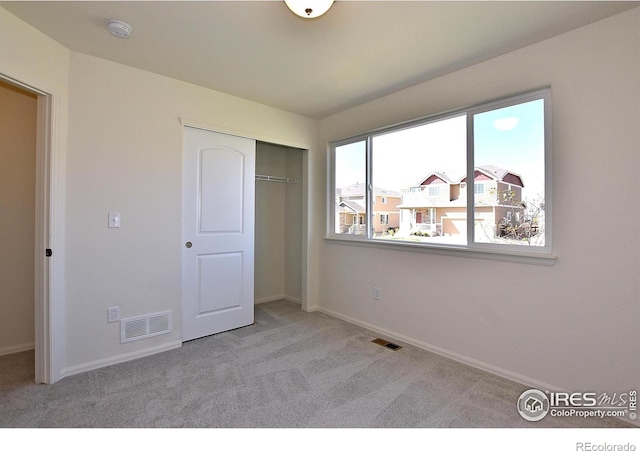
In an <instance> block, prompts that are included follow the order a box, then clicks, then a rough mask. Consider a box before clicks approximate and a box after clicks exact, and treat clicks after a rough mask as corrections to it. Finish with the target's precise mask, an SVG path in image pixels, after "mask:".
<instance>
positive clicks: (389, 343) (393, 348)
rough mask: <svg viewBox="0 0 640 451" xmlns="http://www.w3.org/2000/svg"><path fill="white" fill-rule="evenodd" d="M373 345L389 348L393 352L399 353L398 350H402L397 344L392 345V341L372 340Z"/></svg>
mask: <svg viewBox="0 0 640 451" xmlns="http://www.w3.org/2000/svg"><path fill="white" fill-rule="evenodd" d="M371 343H375V344H377V345H380V346H384V347H385V348H389V349H391V350H393V351H397V350H398V349H402V346H400V345H397V344H395V343H391V342H390V341H387V340H383V339H382V338H376V339H375V340H371Z"/></svg>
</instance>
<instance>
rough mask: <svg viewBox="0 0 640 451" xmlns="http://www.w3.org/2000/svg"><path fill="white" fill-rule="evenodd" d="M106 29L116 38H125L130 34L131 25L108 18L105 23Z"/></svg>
mask: <svg viewBox="0 0 640 451" xmlns="http://www.w3.org/2000/svg"><path fill="white" fill-rule="evenodd" d="M107 30H109V33H111V34H112V35H114V36H115V37H116V38H120V39H127V38H128V37H129V36H131V27H130V26H129V24H128V23H126V22H123V21H121V20H110V21H109V23H108V24H107Z"/></svg>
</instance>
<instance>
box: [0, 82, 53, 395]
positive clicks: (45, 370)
mask: <svg viewBox="0 0 640 451" xmlns="http://www.w3.org/2000/svg"><path fill="white" fill-rule="evenodd" d="M0 80H2V81H3V82H5V83H7V84H10V85H13V86H16V87H17V88H19V89H21V90H23V91H27V92H29V93H31V94H34V95H36V96H37V113H36V114H37V120H36V122H37V125H36V167H35V179H36V186H35V189H36V199H35V200H36V211H35V237H34V241H35V253H34V256H33V258H34V269H35V280H34V291H35V296H34V298H35V299H34V302H35V309H34V313H35V315H34V316H35V318H34V322H35V336H34V348H35V382H36V383H44V384H52V383H54V382H56V381H58V380H60V379H61V378H62V362H63V356H64V348H63V344H64V340H63V339H62V335H63V334H64V318H63V316H62V315H61V313H62V310H63V309H62V305H61V300H60V297H59V293H60V292H61V289H62V284H61V283H59V281H60V280H62V276H63V271H62V262H63V259H62V256H63V249H62V242H61V240H60V237H59V230H58V226H57V224H58V218H59V217H61V216H59V210H60V208H58V206H59V205H60V202H59V201H60V189H59V186H60V177H59V158H60V157H59V154H58V152H57V146H56V143H57V141H58V123H59V115H58V95H57V94H56V93H55V92H54V91H53V90H51V89H49V88H43V87H39V86H37V85H36V84H34V83H32V82H28V81H22V80H21V79H20V77H15V76H11V75H9V74H7V73H6V72H0ZM46 249H52V252H53V253H52V255H51V257H46V256H45V251H46Z"/></svg>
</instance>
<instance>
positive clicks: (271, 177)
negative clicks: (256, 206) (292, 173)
mask: <svg viewBox="0 0 640 451" xmlns="http://www.w3.org/2000/svg"><path fill="white" fill-rule="evenodd" d="M259 180H262V181H263V182H280V183H298V179H290V178H289V177H278V176H275V175H260V174H256V182H257V181H259Z"/></svg>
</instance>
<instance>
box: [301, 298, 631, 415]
mask: <svg viewBox="0 0 640 451" xmlns="http://www.w3.org/2000/svg"><path fill="white" fill-rule="evenodd" d="M312 311H319V312H322V313H326V314H327V315H330V316H333V317H336V318H339V319H341V320H344V321H347V322H348V323H351V324H355V325H357V326H360V327H364V328H365V329H369V330H370V331H372V332H375V333H377V334H380V335H382V337H381V338H385V339H391V340H398V341H401V342H404V343H406V344H409V345H412V346H415V347H416V348H420V349H424V350H425V351H429V352H433V353H434V354H438V355H441V356H443V357H446V358H449V359H451V360H455V361H456V362H460V363H463V364H465V365H469V366H471V367H474V368H477V369H480V370H482V371H485V372H487V373H490V374H493V375H495V376H499V377H502V378H504V379H508V380H510V381H512V382H516V383H518V384H522V385H524V386H526V387H527V388H537V389H538V390H542V391H545V390H548V391H550V392H567V391H569V390H566V389H563V388H561V387H556V386H553V385H550V384H547V383H545V382H542V381H539V380H537V379H533V378H530V377H528V376H524V375H522V374H518V373H514V372H512V371H509V370H506V369H504V368H500V367H497V366H495V365H490V364H488V363H485V362H482V361H480V360H476V359H473V358H470V357H467V356H465V355H462V354H458V353H456V352H452V351H449V350H447V349H444V348H441V347H439V346H434V345H431V344H429V343H425V342H423V341H420V340H415V339H413V338H411V337H407V336H405V335H402V334H398V333H395V332H393V331H390V330H387V329H383V328H381V327H378V326H375V325H373V324H369V323H367V322H365V321H360V320H359V319H356V318H352V317H350V316H347V315H343V314H341V313H338V312H335V311H333V310H330V309H326V308H323V307H317V308H315V309H313V310H312ZM514 409H515V406H514ZM616 419H617V420H620V421H623V422H625V423H627V424H630V425H633V426H636V427H638V423H637V422H634V421H631V420H630V419H629V418H626V417H623V418H616Z"/></svg>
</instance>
